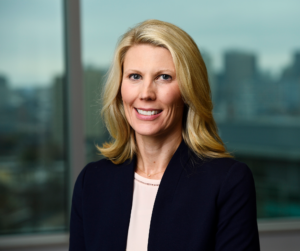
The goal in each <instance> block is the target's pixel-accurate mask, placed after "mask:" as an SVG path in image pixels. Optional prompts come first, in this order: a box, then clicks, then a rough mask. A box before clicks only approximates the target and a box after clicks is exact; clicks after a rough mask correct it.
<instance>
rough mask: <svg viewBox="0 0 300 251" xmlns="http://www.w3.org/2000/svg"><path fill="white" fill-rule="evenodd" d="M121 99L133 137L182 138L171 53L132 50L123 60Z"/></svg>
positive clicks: (145, 47)
mask: <svg viewBox="0 0 300 251" xmlns="http://www.w3.org/2000/svg"><path fill="white" fill-rule="evenodd" d="M121 95H122V99H123V105H124V109H125V114H126V118H127V120H128V122H129V124H130V125H131V127H132V128H133V129H134V130H135V132H136V135H137V136H138V135H143V136H161V137H162V136H164V137H165V136H168V135H173V134H174V133H175V134H177V133H179V135H181V128H182V116H183V107H184V103H183V100H182V98H181V94H180V90H179V86H178V81H177V78H176V71H175V66H174V63H173V59H172V56H171V54H170V52H169V51H168V50H167V49H165V48H162V47H155V46H152V45H145V44H141V45H135V46H133V47H131V48H130V49H129V50H128V51H127V53H126V55H125V59H124V64H123V78H122V84H121Z"/></svg>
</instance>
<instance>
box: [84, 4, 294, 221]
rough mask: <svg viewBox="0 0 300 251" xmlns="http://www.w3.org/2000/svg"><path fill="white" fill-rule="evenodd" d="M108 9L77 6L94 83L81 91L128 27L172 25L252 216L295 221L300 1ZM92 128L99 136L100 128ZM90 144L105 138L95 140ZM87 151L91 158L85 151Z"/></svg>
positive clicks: (92, 136) (98, 84) (101, 68)
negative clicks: (192, 63) (247, 181)
mask: <svg viewBox="0 0 300 251" xmlns="http://www.w3.org/2000/svg"><path fill="white" fill-rule="evenodd" d="M114 4H115V3H114V2H109V1H106V2H99V1H96V0H93V1H92V0H83V1H82V17H83V63H84V65H85V68H86V72H87V74H88V72H89V69H91V68H92V69H93V71H95V72H98V76H99V77H98V79H97V80H95V79H94V80H90V79H86V82H85V85H92V84H91V81H94V82H93V85H94V86H95V92H96V93H98V92H99V90H100V89H101V83H102V82H101V81H99V79H100V76H102V75H103V74H104V72H105V70H106V69H107V68H108V66H109V64H110V62H111V60H112V55H113V52H114V48H115V45H116V42H117V40H118V38H119V36H120V35H122V34H123V33H124V32H125V31H126V30H127V29H128V28H129V27H132V26H133V25H135V24H137V23H139V22H142V21H144V20H146V19H153V18H154V19H160V20H163V21H168V22H171V23H174V24H176V25H178V26H179V27H181V28H182V29H184V30H185V31H187V32H188V33H189V34H190V35H191V36H192V37H193V38H194V40H195V41H196V43H197V44H198V46H199V48H200V51H201V53H202V55H203V58H204V60H205V62H206V65H207V68H208V72H209V77H210V84H211V89H212V97H213V102H214V116H215V119H216V121H217V124H218V126H219V130H220V134H221V137H222V139H223V140H224V142H225V143H226V145H227V146H228V149H229V151H230V152H232V153H233V154H234V155H235V156H236V158H237V159H238V160H241V161H244V162H246V163H247V164H248V165H249V167H250V168H251V169H252V171H253V174H254V178H255V182H256V189H257V201H258V217H259V218H276V217H277V218H282V217H299V216H300V194H299V191H300V45H299V41H300V32H299V30H300V16H299V11H298V10H299V8H300V2H299V1H295V0H288V1H276V2H274V1H271V0H260V1H238V0H231V1H229V2H228V1H221V0H217V1H211V2H207V1H206V2H204V1H195V0H187V1H178V0H176V1H172V4H171V5H170V3H169V2H166V1H158V0H153V1H152V2H151V4H149V2H142V1H137V0H134V1H131V2H130V4H128V2H118V8H115V6H114ZM270 6H271V7H270ZM106 10H113V11H106ZM95 24H97V25H95ZM88 100H90V99H88ZM87 104H88V103H87V101H86V110H89V109H90V108H89V106H90V104H88V105H87ZM95 104H96V103H95ZM95 107H97V109H100V108H101V107H100V106H99V105H96V106H95ZM94 119H100V118H99V115H97V114H96V118H94ZM90 123H92V125H91V126H94V127H95V126H96V124H95V122H94V121H92V120H86V124H87V126H90ZM97 126H98V128H99V129H98V130H99V131H98V133H100V130H103V129H100V127H99V124H98V125H97ZM89 138H90V139H92V140H90V142H101V140H103V139H105V138H104V137H99V136H98V135H96V133H93V134H90V135H89ZM88 152H89V156H94V159H95V158H96V156H97V155H96V149H95V147H93V146H92V144H90V145H89V148H88ZM98 158H99V157H98ZM90 160H91V158H87V161H90Z"/></svg>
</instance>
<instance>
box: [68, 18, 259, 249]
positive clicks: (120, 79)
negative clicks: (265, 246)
mask: <svg viewBox="0 0 300 251" xmlns="http://www.w3.org/2000/svg"><path fill="white" fill-rule="evenodd" d="M103 103H104V105H103V111H102V112H103V115H104V120H105V122H106V126H107V128H108V130H109V132H110V135H111V137H112V139H113V140H112V142H110V143H106V144H104V145H103V147H98V148H99V150H100V152H101V153H102V154H103V155H104V156H105V157H106V158H105V159H102V160H100V161H98V162H94V163H90V164H88V165H87V166H86V167H85V168H84V169H83V170H82V172H81V173H80V175H79V177H78V179H77V181H76V184H75V188H74V194H73V201H72V212H71V227H70V250H72V251H73V250H80V251H83V250H128V251H143V250H153V251H154V250H155V251H157V250H172V251H174V250H180V251H186V250H230V251H237V250H259V239H258V231H257V222H256V199H255V189H254V182H253V177H252V174H251V171H250V170H249V168H248V167H247V166H246V165H245V164H243V163H240V162H238V161H236V160H234V159H232V157H231V155H230V154H229V153H228V152H226V150H225V147H224V144H223V143H222V141H221V139H220V137H219V136H218V133H217V127H216V124H215V122H214V119H213V116H212V102H211V98H210V88H209V84H208V77H207V71H206V67H205V64H204V62H203V60H202V57H201V54H200V52H199V50H198V48H197V45H196V44H195V42H194V41H193V40H192V38H191V37H190V36H189V35H188V34H187V33H185V32H184V31H183V30H181V29H180V28H178V27H176V26H174V25H172V24H170V23H166V22H162V21H158V20H148V21H145V22H143V23H141V24H139V25H137V26H136V27H134V28H133V29H130V30H129V31H128V32H127V33H126V34H125V35H124V36H123V37H122V38H121V40H120V42H119V44H118V47H117V49H116V52H115V56H114V61H113V64H112V67H111V69H110V73H109V76H108V80H107V83H106V87H105V91H104V96H103Z"/></svg>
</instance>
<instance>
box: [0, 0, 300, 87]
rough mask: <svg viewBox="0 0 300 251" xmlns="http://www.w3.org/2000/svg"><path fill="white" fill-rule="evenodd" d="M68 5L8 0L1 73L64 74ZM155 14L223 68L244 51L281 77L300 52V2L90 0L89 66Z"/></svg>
mask: <svg viewBox="0 0 300 251" xmlns="http://www.w3.org/2000/svg"><path fill="white" fill-rule="evenodd" d="M62 6H63V4H62V1H61V0H1V1H0V74H1V75H5V76H6V77H7V78H8V80H9V82H10V83H11V84H12V85H15V86H22V85H46V84H49V83H50V82H51V80H52V79H53V77H54V76H55V75H58V74H61V73H62V72H63V71H64V41H63V39H64V30H63V9H62ZM150 18H151V19H160V20H163V21H167V22H171V23H173V24H175V25H178V26H179V27H180V28H182V29H183V30H185V31H186V32H188V33H189V34H190V35H191V36H192V37H193V38H194V40H195V41H196V43H197V44H198V47H199V48H200V51H201V52H206V54H209V55H210V57H211V60H212V65H211V67H212V68H213V70H215V71H221V70H222V66H223V64H222V62H223V61H222V60H223V54H224V52H225V51H227V50H239V51H245V52H248V53H254V54H255V55H256V56H257V60H258V65H259V67H260V68H261V69H262V70H265V71H269V72H270V73H272V74H273V75H276V74H277V75H279V74H280V72H281V70H282V69H283V68H284V67H286V66H287V65H288V64H290V63H291V60H292V54H293V53H294V52H295V51H296V50H298V51H300V1H298V0H285V1H283V0H279V1H274V0H251V1H250V0H247V1H246V0H227V1H224V0H211V1H202V0H184V1H178V0H173V1H168V0H167V1H163V0H152V1H143V0H138V1H137V0H127V1H121V0H118V1H113V0H110V1H102V0H82V1H81V23H82V25H81V33H82V58H83V64H84V65H93V66H95V67H107V66H108V65H109V64H110V62H111V59H112V55H113V52H114V48H115V46H116V43H117V40H118V38H119V37H120V36H121V35H122V34H123V33H124V32H126V30H128V28H130V27H133V26H134V25H135V24H137V23H139V22H141V21H144V20H146V19H150Z"/></svg>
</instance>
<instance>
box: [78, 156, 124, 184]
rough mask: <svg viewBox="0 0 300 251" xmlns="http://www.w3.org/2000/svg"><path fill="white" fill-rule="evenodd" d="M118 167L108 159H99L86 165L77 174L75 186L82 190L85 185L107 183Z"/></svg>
mask: <svg viewBox="0 0 300 251" xmlns="http://www.w3.org/2000/svg"><path fill="white" fill-rule="evenodd" d="M119 166H120V165H115V164H114V163H112V162H111V161H110V160H108V159H101V160H99V161H96V162H91V163H89V164H87V165H86V166H85V167H84V168H83V169H82V170H81V172H80V173H79V175H78V177H77V180H76V184H75V186H79V187H81V188H83V187H84V186H85V185H86V184H93V183H95V182H97V183H101V182H105V183H106V182H107V181H109V180H110V179H111V177H112V176H113V175H114V173H115V172H116V171H117V170H118V169H119V168H118V167H119Z"/></svg>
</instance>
